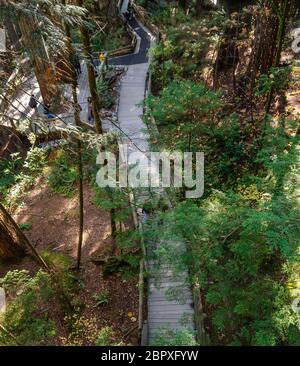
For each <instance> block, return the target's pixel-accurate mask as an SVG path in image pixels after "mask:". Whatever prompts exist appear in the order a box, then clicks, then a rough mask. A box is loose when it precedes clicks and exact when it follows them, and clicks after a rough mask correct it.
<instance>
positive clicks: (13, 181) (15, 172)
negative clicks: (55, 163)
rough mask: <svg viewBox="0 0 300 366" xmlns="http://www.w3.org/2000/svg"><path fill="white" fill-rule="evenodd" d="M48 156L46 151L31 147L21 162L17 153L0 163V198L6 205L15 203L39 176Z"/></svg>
mask: <svg viewBox="0 0 300 366" xmlns="http://www.w3.org/2000/svg"><path fill="white" fill-rule="evenodd" d="M47 155H48V149H43V148H39V147H33V148H31V149H30V150H29V151H28V152H27V156H26V159H25V160H23V159H22V158H21V157H20V155H19V154H18V153H15V154H12V155H11V156H10V159H9V160H1V161H0V173H1V175H0V197H1V196H2V198H3V199H5V200H7V201H8V203H15V202H16V201H17V199H18V198H19V197H20V195H22V194H23V193H24V192H25V191H26V190H27V189H28V188H29V187H30V186H31V185H32V184H33V183H34V181H35V180H36V178H37V177H38V176H40V175H41V173H42V171H43V168H44V166H45V162H46V159H47Z"/></svg>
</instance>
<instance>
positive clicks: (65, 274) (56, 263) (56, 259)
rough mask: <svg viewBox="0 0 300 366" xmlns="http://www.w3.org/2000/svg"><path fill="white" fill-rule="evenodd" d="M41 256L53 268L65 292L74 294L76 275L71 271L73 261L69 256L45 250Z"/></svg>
mask: <svg viewBox="0 0 300 366" xmlns="http://www.w3.org/2000/svg"><path fill="white" fill-rule="evenodd" d="M40 255H41V257H42V258H43V259H44V261H45V262H46V263H47V264H48V266H49V267H50V268H51V269H53V271H54V274H55V278H56V280H57V281H58V283H59V284H60V286H61V288H62V289H63V290H64V291H65V293H69V294H72V293H73V292H74V289H75V277H74V275H73V273H72V272H71V270H70V268H71V266H72V261H71V259H70V258H68V257H67V256H65V255H63V254H61V253H56V252H50V251H48V250H44V251H42V252H41V253H40Z"/></svg>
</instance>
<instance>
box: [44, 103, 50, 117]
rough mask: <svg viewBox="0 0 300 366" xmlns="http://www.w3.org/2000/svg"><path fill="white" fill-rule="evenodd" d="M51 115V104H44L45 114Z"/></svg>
mask: <svg viewBox="0 0 300 366" xmlns="http://www.w3.org/2000/svg"><path fill="white" fill-rule="evenodd" d="M49 113H50V104H49V103H46V104H44V114H49Z"/></svg>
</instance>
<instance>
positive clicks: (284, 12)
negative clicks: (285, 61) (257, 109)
mask: <svg viewBox="0 0 300 366" xmlns="http://www.w3.org/2000/svg"><path fill="white" fill-rule="evenodd" d="M290 5H291V3H290V0H284V2H283V3H282V4H281V6H280V5H278V7H279V6H280V9H279V10H280V13H281V14H277V16H278V21H279V25H278V30H277V38H276V43H277V44H276V54H275V57H274V61H273V65H272V66H273V67H278V65H279V63H280V58H281V52H282V46H283V40H284V37H285V28H286V22H287V18H288V14H289V10H290ZM273 94H274V89H273V87H271V90H270V92H269V94H268V97H267V103H266V114H269V112H270V109H271V105H272V99H273Z"/></svg>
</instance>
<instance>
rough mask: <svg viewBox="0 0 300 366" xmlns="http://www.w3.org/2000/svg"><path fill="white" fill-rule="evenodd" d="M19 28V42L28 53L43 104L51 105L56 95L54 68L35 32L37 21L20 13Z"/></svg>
mask: <svg viewBox="0 0 300 366" xmlns="http://www.w3.org/2000/svg"><path fill="white" fill-rule="evenodd" d="M19 26H20V29H21V32H22V39H21V40H22V43H23V45H24V47H25V48H26V50H27V52H28V53H29V57H30V60H31V63H32V67H33V69H34V73H35V76H36V78H37V81H38V83H39V87H40V91H41V94H42V98H43V101H44V104H51V102H52V99H53V97H54V96H57V93H58V87H57V82H56V80H55V68H54V67H53V64H52V63H51V61H50V59H49V55H48V52H47V49H46V46H45V42H44V39H43V36H42V35H40V34H39V33H38V32H37V31H36V29H37V28H38V26H37V21H36V19H35V18H34V17H33V16H32V15H26V16H25V15H24V14H23V13H20V14H19Z"/></svg>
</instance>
